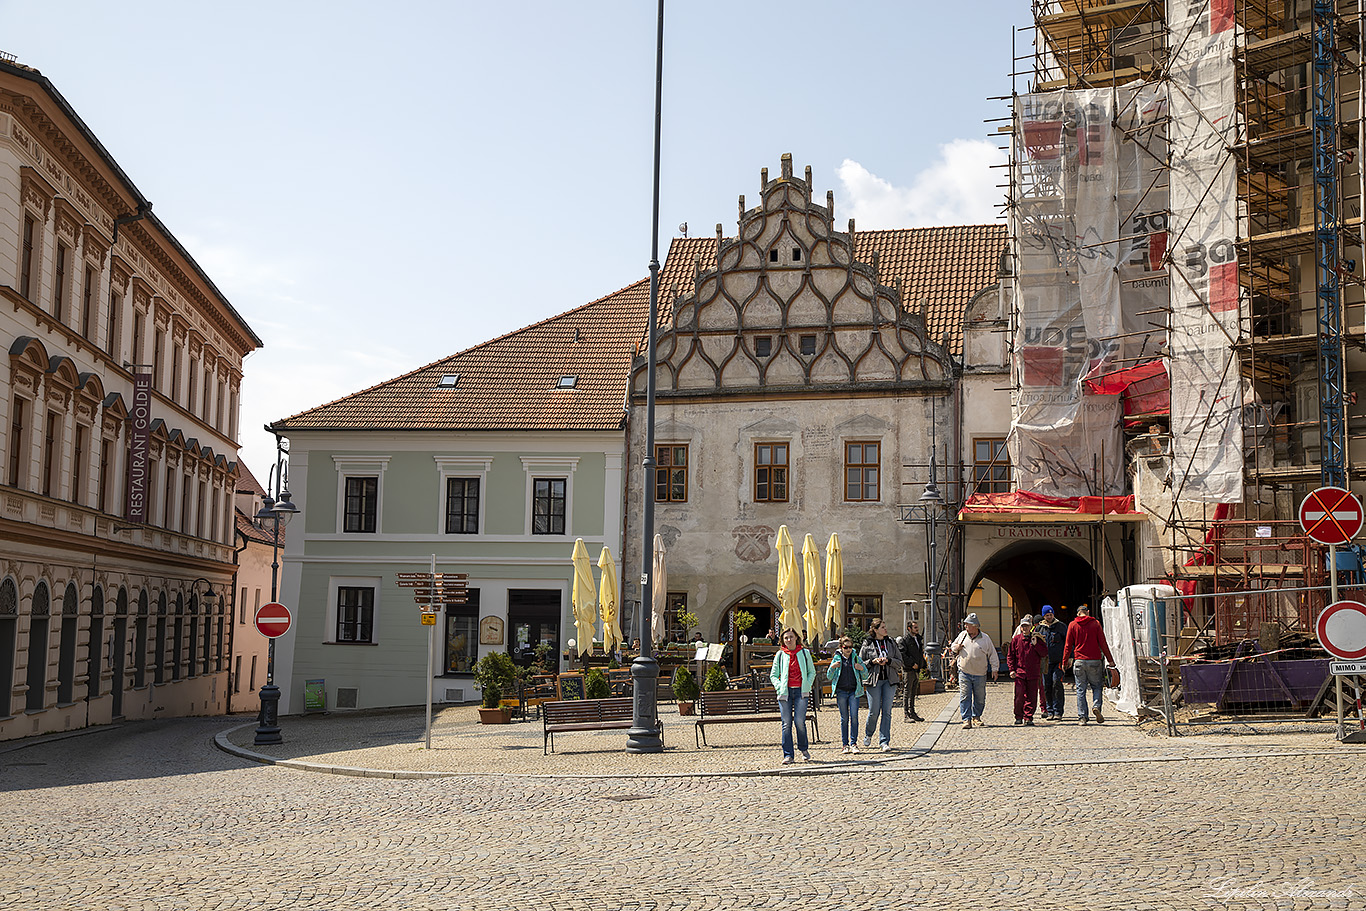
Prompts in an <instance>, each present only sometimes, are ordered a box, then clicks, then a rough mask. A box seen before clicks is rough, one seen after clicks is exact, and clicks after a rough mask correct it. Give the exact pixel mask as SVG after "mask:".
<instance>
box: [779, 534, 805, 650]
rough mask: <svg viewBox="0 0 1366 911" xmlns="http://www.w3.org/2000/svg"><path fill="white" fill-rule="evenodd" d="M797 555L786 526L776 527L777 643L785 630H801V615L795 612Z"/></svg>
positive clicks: (797, 584) (797, 581)
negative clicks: (779, 611) (778, 611)
mask: <svg viewBox="0 0 1366 911" xmlns="http://www.w3.org/2000/svg"><path fill="white" fill-rule="evenodd" d="M800 584H801V583H800V581H799V580H798V578H797V555H796V554H795V553H794V552H793V547H792V536H791V535H789V534H788V533H787V526H786V525H780V526H778V606H779V607H780V608H782V611H781V613H779V614H778V627H779V629H778V636H779V641H782V640H781V637H782V631H783V630H785V629H801V626H802V615H801V614H800V613H798V611H797V598H798V594H797V588H798V586H799V585H800Z"/></svg>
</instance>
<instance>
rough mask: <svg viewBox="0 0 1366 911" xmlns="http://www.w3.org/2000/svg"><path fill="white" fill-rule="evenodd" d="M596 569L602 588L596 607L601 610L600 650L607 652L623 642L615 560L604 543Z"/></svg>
mask: <svg viewBox="0 0 1366 911" xmlns="http://www.w3.org/2000/svg"><path fill="white" fill-rule="evenodd" d="M598 569H600V570H602V588H601V589H599V590H598V607H599V609H600V610H601V611H602V650H603V651H604V652H606V653H607V654H609V655H610V654H612V652H614V651H616V648H617V646H619V645H622V644H624V643H625V641H626V640H624V639H622V637H621V622H620V620H619V619H618V618H619V615H620V613H621V612H620V611H618V610H617V608H618V607H619V606H620V603H621V599H620V598H619V597H618V595H617V562H616V561H615V560H613V559H612V552H611V551H610V550H608V549H607V547H606V546H605V545H604V546H603V548H602V556H600V557H598Z"/></svg>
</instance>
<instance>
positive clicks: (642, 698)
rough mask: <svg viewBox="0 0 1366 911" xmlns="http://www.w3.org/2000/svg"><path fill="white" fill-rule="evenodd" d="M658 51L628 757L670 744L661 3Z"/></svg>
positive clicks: (650, 751) (661, 0)
mask: <svg viewBox="0 0 1366 911" xmlns="http://www.w3.org/2000/svg"><path fill="white" fill-rule="evenodd" d="M656 19H657V23H658V25H657V32H658V35H657V39H656V48H655V160H654V210H653V213H652V217H651V222H650V245H651V246H650V317H649V319H650V322H649V324H648V325H647V326H646V329H645V331H646V333H647V335H646V338H647V342H646V358H645V361H646V365H645V461H644V464H643V465H642V466H641V467H642V469H643V471H644V474H645V477H644V479H643V483H642V484H641V488H642V491H643V495H644V496H643V504H642V505H643V515H642V521H641V525H642V526H643V528H642V532H643V534H642V535H641V542H642V543H641V548H640V614H641V625H640V630H641V633H640V653H639V654H637V655H636V658H635V660H634V661H632V662H631V729H630V730H629V731H627V732H626V752H628V753H662V752H664V738H663V737H662V736H661V735H660V731H659V720H658V719H659V705H658V702H657V699H658V693H657V692H656V687H657V685H658V682H659V662H658V661H656V660H655V656H654V643H653V642H652V641H651V640H652V639H653V638H654V632H653V630H651V628H650V627H651V625H652V622H651V617H650V609H651V605H652V604H653V603H654V578H653V577H652V573H653V565H652V558H653V554H654V537H655V502H654V485H655V472H654V468H655V334H656V332H655V330H656V328H657V327H656V325H655V324H656V323H657V322H658V321H659V133H660V121H661V117H662V111H663V102H664V0H659V13H658V15H657V17H656Z"/></svg>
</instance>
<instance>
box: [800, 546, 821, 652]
mask: <svg viewBox="0 0 1366 911" xmlns="http://www.w3.org/2000/svg"><path fill="white" fill-rule="evenodd" d="M802 580H803V581H804V582H805V583H806V585H805V586H804V587H805V590H806V614H805V615H804V617H803V619H804V620H805V621H806V641H807V642H813V643H815V644H816V646H817V647H819V646H820V644H821V643H822V642H824V641H825V599H824V598H822V597H821V553H820V551H819V550H817V549H816V539H815V538H814V537H813V536H811V535H809V534H808V535H807V536H806V538H805V540H803V541H802Z"/></svg>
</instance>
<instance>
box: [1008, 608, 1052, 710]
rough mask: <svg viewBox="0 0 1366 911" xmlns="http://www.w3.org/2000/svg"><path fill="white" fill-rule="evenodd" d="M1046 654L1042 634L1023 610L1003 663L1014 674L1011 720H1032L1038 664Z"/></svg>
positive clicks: (1037, 688)
mask: <svg viewBox="0 0 1366 911" xmlns="http://www.w3.org/2000/svg"><path fill="white" fill-rule="evenodd" d="M1047 655H1048V645H1047V644H1046V643H1045V642H1044V641H1043V636H1041V635H1040V634H1039V633H1037V632H1035V631H1034V618H1033V617H1031V616H1029V615H1028V614H1025V616H1024V619H1023V620H1021V621H1020V630H1019V632H1017V633H1016V634H1015V636H1014V638H1012V639H1011V640H1010V647H1009V648H1008V649H1007V650H1006V666H1007V667H1009V668H1010V675H1011V676H1012V677H1014V678H1015V723H1016V724H1028V725H1033V724H1034V708H1035V706H1034V697H1035V696H1036V694H1037V693H1038V692H1039V679H1040V674H1039V667H1040V664H1041V662H1042V661H1043V659H1044V658H1045V657H1046V656H1047Z"/></svg>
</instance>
